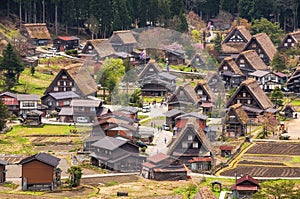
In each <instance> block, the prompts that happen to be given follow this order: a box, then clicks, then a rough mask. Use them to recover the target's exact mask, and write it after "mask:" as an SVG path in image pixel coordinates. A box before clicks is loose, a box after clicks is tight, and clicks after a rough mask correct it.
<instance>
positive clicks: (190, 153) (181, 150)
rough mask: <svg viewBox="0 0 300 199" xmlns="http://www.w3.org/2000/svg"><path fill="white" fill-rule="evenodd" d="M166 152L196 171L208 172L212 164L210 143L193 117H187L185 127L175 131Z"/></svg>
mask: <svg viewBox="0 0 300 199" xmlns="http://www.w3.org/2000/svg"><path fill="white" fill-rule="evenodd" d="M167 154H168V155H170V156H172V157H175V158H176V159H179V160H180V162H182V163H183V164H185V165H187V166H188V167H189V168H190V169H191V170H192V171H196V172H199V171H201V172H209V171H210V170H211V169H212V167H213V164H214V163H213V154H212V148H211V146H210V143H209V142H208V140H207V139H206V136H205V133H204V131H203V130H202V129H201V127H200V126H199V125H198V123H197V120H196V119H195V118H189V119H188V121H187V123H186V125H185V127H184V128H183V129H182V130H181V131H179V132H178V133H177V136H176V138H175V139H174V140H173V141H172V143H171V144H170V145H169V149H168V153H167Z"/></svg>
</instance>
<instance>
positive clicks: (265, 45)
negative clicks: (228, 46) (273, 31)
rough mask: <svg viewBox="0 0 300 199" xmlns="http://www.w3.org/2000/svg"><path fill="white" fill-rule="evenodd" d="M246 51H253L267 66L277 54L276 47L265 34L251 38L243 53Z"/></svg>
mask: <svg viewBox="0 0 300 199" xmlns="http://www.w3.org/2000/svg"><path fill="white" fill-rule="evenodd" d="M246 50H255V51H256V53H257V54H258V56H259V57H260V58H261V59H262V60H263V62H264V63H265V64H266V65H267V66H269V65H270V62H271V61H272V59H273V57H274V55H275V54H276V52H277V49H276V47H275V46H274V44H273V42H272V41H271V39H270V37H269V36H268V35H267V34H266V33H259V34H256V35H254V36H252V38H251V40H250V41H249V42H248V43H247V45H246V46H245V48H244V51H246Z"/></svg>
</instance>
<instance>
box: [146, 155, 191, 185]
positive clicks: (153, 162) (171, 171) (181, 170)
mask: <svg viewBox="0 0 300 199" xmlns="http://www.w3.org/2000/svg"><path fill="white" fill-rule="evenodd" d="M187 170H188V169H187V168H186V167H185V166H184V165H183V164H181V163H180V161H179V160H178V159H176V158H173V157H171V156H169V155H166V154H163V153H158V154H156V155H153V156H150V157H148V158H147V160H146V162H144V163H142V169H141V176H143V177H144V178H147V179H152V180H158V181H162V180H187Z"/></svg>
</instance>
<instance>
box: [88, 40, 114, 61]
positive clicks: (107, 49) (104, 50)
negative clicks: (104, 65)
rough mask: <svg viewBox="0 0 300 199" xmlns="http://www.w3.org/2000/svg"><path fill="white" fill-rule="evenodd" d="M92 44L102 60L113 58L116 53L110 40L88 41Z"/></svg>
mask: <svg viewBox="0 0 300 199" xmlns="http://www.w3.org/2000/svg"><path fill="white" fill-rule="evenodd" d="M88 42H89V43H91V44H92V45H93V46H94V49H95V50H96V52H97V53H98V55H99V57H100V58H105V57H108V56H111V55H113V54H114V53H115V50H114V48H113V47H112V45H111V43H109V41H108V39H93V40H88V41H87V43H88Z"/></svg>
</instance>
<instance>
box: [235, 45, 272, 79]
mask: <svg viewBox="0 0 300 199" xmlns="http://www.w3.org/2000/svg"><path fill="white" fill-rule="evenodd" d="M235 63H236V64H237V66H238V67H239V69H240V70H241V71H242V73H243V74H244V75H245V76H246V77H248V76H249V73H252V72H254V71H256V70H263V71H267V70H269V67H268V66H267V65H266V64H265V63H264V62H263V61H262V59H260V58H259V56H258V54H257V53H256V51H254V50H247V51H243V52H242V53H240V54H239V56H238V57H237V58H236V60H235Z"/></svg>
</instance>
